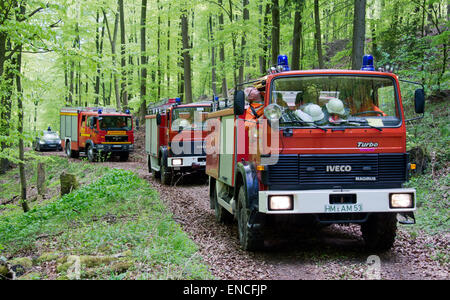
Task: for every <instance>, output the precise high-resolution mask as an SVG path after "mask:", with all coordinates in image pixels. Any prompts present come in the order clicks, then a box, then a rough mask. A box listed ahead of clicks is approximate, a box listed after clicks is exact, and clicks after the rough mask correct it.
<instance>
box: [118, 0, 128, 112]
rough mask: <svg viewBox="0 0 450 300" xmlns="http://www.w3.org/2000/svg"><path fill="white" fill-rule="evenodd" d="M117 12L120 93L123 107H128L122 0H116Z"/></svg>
mask: <svg viewBox="0 0 450 300" xmlns="http://www.w3.org/2000/svg"><path fill="white" fill-rule="evenodd" d="M118 6H119V14H120V61H121V63H120V66H121V68H122V82H121V86H120V89H121V91H120V95H121V96H122V97H121V98H122V105H123V107H128V92H127V70H126V65H127V57H126V49H125V43H126V39H125V35H126V32H125V12H124V8H123V0H118Z"/></svg>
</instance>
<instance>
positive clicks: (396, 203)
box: [389, 193, 414, 208]
mask: <svg viewBox="0 0 450 300" xmlns="http://www.w3.org/2000/svg"><path fill="white" fill-rule="evenodd" d="M389 207H390V208H413V207H414V194H411V193H407V194H406V193H405V194H403V193H401V194H400V193H399V194H390V195H389Z"/></svg>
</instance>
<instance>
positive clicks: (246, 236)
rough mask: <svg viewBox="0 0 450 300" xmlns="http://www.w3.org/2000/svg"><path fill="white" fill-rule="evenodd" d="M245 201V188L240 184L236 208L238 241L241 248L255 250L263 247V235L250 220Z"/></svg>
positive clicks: (249, 212)
mask: <svg viewBox="0 0 450 300" xmlns="http://www.w3.org/2000/svg"><path fill="white" fill-rule="evenodd" d="M246 203H247V201H246V197H245V189H244V186H241V187H240V189H239V194H238V209H237V220H238V229H239V242H240V244H241V248H242V249H244V250H247V251H256V250H259V249H262V248H263V247H264V236H263V234H262V232H261V229H260V228H258V227H256V226H254V224H252V223H251V222H250V214H251V211H250V209H249V208H248V207H247V205H246Z"/></svg>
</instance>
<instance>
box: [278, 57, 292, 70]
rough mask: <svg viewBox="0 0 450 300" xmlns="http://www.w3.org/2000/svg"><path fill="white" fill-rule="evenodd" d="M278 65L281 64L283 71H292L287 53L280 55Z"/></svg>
mask: <svg viewBox="0 0 450 300" xmlns="http://www.w3.org/2000/svg"><path fill="white" fill-rule="evenodd" d="M278 66H281V67H282V69H283V71H290V70H291V69H290V68H289V61H288V57H287V55H278Z"/></svg>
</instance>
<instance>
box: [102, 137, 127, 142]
mask: <svg viewBox="0 0 450 300" xmlns="http://www.w3.org/2000/svg"><path fill="white" fill-rule="evenodd" d="M105 142H108V143H123V142H128V136H127V135H107V136H105Z"/></svg>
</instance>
